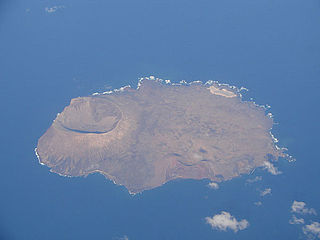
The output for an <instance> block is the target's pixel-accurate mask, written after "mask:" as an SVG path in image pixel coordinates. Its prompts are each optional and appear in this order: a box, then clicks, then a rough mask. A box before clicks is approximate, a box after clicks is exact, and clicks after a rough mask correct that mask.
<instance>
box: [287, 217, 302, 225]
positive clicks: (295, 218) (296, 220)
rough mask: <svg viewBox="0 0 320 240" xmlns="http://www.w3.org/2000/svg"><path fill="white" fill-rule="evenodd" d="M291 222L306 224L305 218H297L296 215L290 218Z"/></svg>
mask: <svg viewBox="0 0 320 240" xmlns="http://www.w3.org/2000/svg"><path fill="white" fill-rule="evenodd" d="M289 223H290V224H304V219H303V218H297V217H296V216H295V215H292V217H291V219H290V220H289Z"/></svg>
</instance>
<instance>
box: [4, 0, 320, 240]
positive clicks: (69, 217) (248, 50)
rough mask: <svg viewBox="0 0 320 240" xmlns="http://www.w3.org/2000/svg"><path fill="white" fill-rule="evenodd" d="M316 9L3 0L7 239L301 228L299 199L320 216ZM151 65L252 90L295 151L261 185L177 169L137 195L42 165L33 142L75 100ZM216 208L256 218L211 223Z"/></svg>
mask: <svg viewBox="0 0 320 240" xmlns="http://www.w3.org/2000/svg"><path fill="white" fill-rule="evenodd" d="M319 12H320V3H319V1H318V0H308V1H300V0H290V1H289V0H283V1H278V0H277V1H276V0H261V1H253V0H242V1H239V0H227V1H215V0H199V1H191V0H184V1H182V0H162V1H156V0H136V1H128V0H122V1H119V0H117V1H115V0H110V1H103V0H77V1H76V0H50V1H49V0H41V1H40V0H29V1H23V0H11V1H9V0H2V1H0V83H1V85H0V94H1V95H0V96H1V101H0V109H1V120H0V121H1V134H0V153H1V161H0V164H1V165H0V166H1V170H2V171H1V174H0V190H1V195H0V239H9V240H10V239H121V238H122V239H124V237H125V236H127V237H128V239H130V240H131V239H137V240H138V239H139V240H141V239H305V238H306V236H305V235H304V234H303V232H302V229H301V227H302V226H301V225H290V224H289V223H288V221H289V218H290V217H291V215H292V214H291V213H290V206H291V204H292V202H293V200H297V201H304V202H306V203H307V206H309V207H313V208H314V209H316V210H317V211H318V213H320V191H319V184H320V177H319V172H320V163H319V134H320V127H319V118H320V110H319V109H320V108H319V103H320V101H319V100H320V99H319V98H320V95H319V90H320V83H319V80H320V78H319V77H320V44H319V43H320V28H319V23H320V14H319ZM149 75H155V76H158V77H161V78H164V79H171V80H172V81H180V80H182V79H184V80H187V81H193V80H203V81H207V80H209V79H213V80H219V81H220V82H224V83H228V84H231V85H235V86H238V87H240V86H245V87H247V88H248V89H249V92H248V93H247V94H246V96H245V98H247V99H248V98H250V97H252V98H253V99H254V100H255V101H256V102H257V103H258V104H269V105H271V106H272V108H271V112H272V113H273V115H274V118H275V122H276V123H277V124H276V125H275V126H274V129H273V133H274V135H275V136H276V137H277V138H278V139H279V140H280V142H279V145H280V146H282V147H287V148H288V149H289V153H290V154H291V155H293V156H294V157H295V158H296V159H297V161H296V162H295V163H288V162H287V161H285V160H280V161H279V162H278V163H277V164H276V165H277V167H279V169H280V170H281V171H282V172H283V174H281V175H277V176H272V175H270V174H268V173H266V172H265V171H262V170H258V171H256V172H255V173H254V174H255V175H254V176H262V181H259V182H256V183H252V184H246V179H247V178H253V177H254V176H247V177H246V176H243V177H240V178H237V179H234V180H232V181H229V182H224V183H222V184H220V188H219V189H218V190H212V189H209V188H208V187H207V186H206V185H207V183H208V181H206V180H203V181H193V180H177V181H173V182H169V183H167V184H166V185H164V186H162V187H160V188H156V189H153V190H150V191H146V192H143V193H142V194H140V195H136V196H130V195H129V194H128V192H127V191H126V190H125V189H124V187H121V186H116V185H114V184H113V183H112V182H110V181H107V180H105V179H104V177H102V176H101V175H98V174H94V175H90V176H89V177H87V178H64V177H60V176H58V175H56V174H53V173H50V172H49V170H48V169H47V168H46V167H45V166H41V165H40V164H38V161H37V159H36V156H35V154H34V148H35V146H36V144H37V140H38V138H39V137H40V136H41V135H42V134H43V133H44V132H45V131H46V129H47V128H48V127H49V126H50V125H51V123H52V121H53V119H54V118H55V117H56V114H57V113H58V112H61V111H62V110H63V108H64V107H65V106H66V105H68V103H69V101H70V99H71V98H74V97H77V96H85V95H89V94H91V93H93V92H96V91H99V92H100V91H105V90H109V89H112V88H118V87H121V86H124V85H127V84H130V85H131V86H136V84H137V79H138V78H139V77H142V76H149ZM268 187H270V188H272V194H271V195H267V196H265V197H261V196H260V195H259V194H260V192H259V191H261V190H263V189H265V188H268ZM258 201H261V202H262V205H261V206H256V205H255V204H254V203H255V202H258ZM221 211H227V212H230V213H231V214H232V215H233V216H235V217H236V218H237V219H238V220H240V219H246V220H248V222H249V223H250V226H249V227H248V228H247V229H245V230H242V231H239V232H237V233H234V232H232V231H227V232H224V231H218V230H214V229H211V227H210V226H209V225H208V224H206V221H205V217H207V216H213V215H215V214H218V213H220V212H221ZM304 218H305V221H306V224H309V223H311V221H318V222H319V221H320V218H319V215H318V216H304Z"/></svg>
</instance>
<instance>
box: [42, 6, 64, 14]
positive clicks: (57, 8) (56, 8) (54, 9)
mask: <svg viewBox="0 0 320 240" xmlns="http://www.w3.org/2000/svg"><path fill="white" fill-rule="evenodd" d="M62 8H65V6H63V5H60V6H53V7H46V8H45V9H44V10H45V11H46V12H47V13H54V12H56V11H57V10H59V9H62Z"/></svg>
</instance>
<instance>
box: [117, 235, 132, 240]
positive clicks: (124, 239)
mask: <svg viewBox="0 0 320 240" xmlns="http://www.w3.org/2000/svg"><path fill="white" fill-rule="evenodd" d="M113 239H115V240H129V238H128V236H127V235H124V236H123V237H117V238H113Z"/></svg>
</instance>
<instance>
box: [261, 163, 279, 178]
mask: <svg viewBox="0 0 320 240" xmlns="http://www.w3.org/2000/svg"><path fill="white" fill-rule="evenodd" d="M263 165H264V169H266V170H267V171H268V172H269V173H271V174H272V175H279V174H281V173H282V172H281V171H279V170H278V168H276V167H275V166H273V164H272V163H271V162H268V161H265V162H264V163H263Z"/></svg>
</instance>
